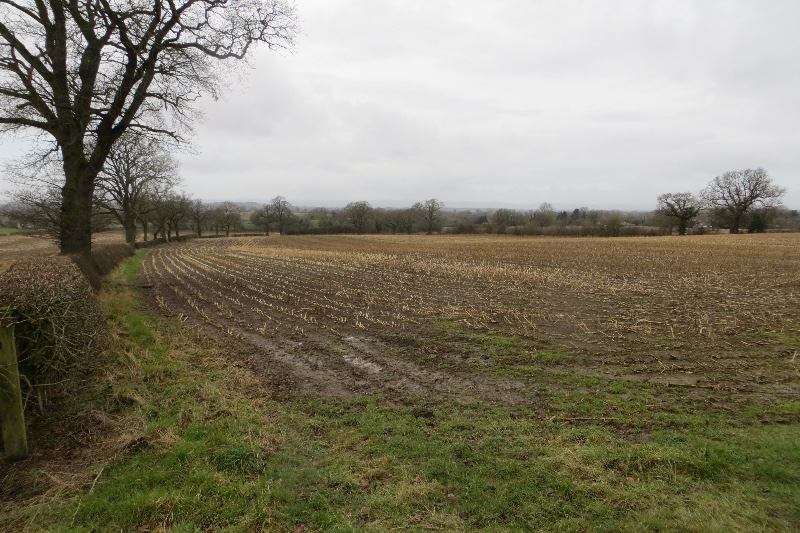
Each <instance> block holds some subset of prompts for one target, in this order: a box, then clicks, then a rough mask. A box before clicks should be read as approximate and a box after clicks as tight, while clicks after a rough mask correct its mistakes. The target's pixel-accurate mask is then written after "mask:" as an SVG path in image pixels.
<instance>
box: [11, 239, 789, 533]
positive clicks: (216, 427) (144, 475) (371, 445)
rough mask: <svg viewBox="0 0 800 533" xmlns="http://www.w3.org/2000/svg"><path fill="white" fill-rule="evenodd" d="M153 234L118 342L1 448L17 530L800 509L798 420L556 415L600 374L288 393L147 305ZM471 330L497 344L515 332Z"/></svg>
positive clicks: (406, 525)
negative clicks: (475, 395)
mask: <svg viewBox="0 0 800 533" xmlns="http://www.w3.org/2000/svg"><path fill="white" fill-rule="evenodd" d="M145 253H146V252H144V251H142V252H139V253H138V254H137V256H135V257H134V258H132V259H130V260H128V261H126V262H125V263H124V264H123V265H122V266H121V267H120V268H119V269H117V271H116V272H115V273H114V274H113V275H112V277H111V279H110V281H109V283H107V286H106V288H105V289H104V292H103V294H102V300H103V303H104V306H105V309H106V311H107V314H108V319H109V323H110V326H111V328H112V331H113V336H114V339H113V341H114V347H113V349H111V350H109V351H108V352H107V353H106V354H103V355H102V356H101V358H100V359H98V361H96V362H95V364H94V365H92V368H91V369H89V371H88V372H87V373H86V375H85V376H82V378H81V380H80V383H79V384H77V385H76V387H74V389H72V390H70V391H69V394H70V401H66V398H63V397H62V398H60V399H57V400H58V401H56V402H55V406H54V408H53V411H52V412H51V413H49V414H48V415H47V416H46V417H45V416H42V417H39V418H37V419H35V420H34V421H33V423H32V429H31V432H32V436H33V437H34V439H32V448H33V449H34V450H35V451H34V456H33V457H32V458H31V459H30V460H28V461H25V462H22V463H17V464H15V465H3V466H2V470H1V471H0V478H1V479H2V485H0V495H2V507H0V511H2V512H0V529H2V530H3V531H13V530H26V531H159V530H162V531H163V530H170V531H203V530H211V529H213V530H214V531H262V530H263V531H304V532H305V531H343V532H344V531H391V530H403V531H436V530H439V531H498V532H499V531H581V530H583V531H626V530H627V531H726V532H731V531H733V532H736V531H748V532H751V531H795V530H797V529H799V528H800V508H798V506H797V502H798V501H800V425H798V424H797V423H795V422H790V423H783V424H764V423H759V422H758V421H757V419H755V418H753V420H752V422H750V423H742V420H741V419H737V420H736V423H732V421H731V420H729V419H727V418H725V417H724V416H719V415H715V416H710V415H706V414H704V413H703V412H702V411H693V412H677V413H672V412H670V413H666V412H649V411H648V410H647V404H646V402H645V400H644V399H642V398H644V396H643V395H645V394H646V390H645V391H640V390H638V389H636V388H634V387H633V385H631V387H630V388H629V389H627V390H624V391H618V392H619V395H620V402H621V403H624V402H628V403H631V404H633V405H636V406H637V407H636V409H631V410H629V411H626V415H625V416H626V417H627V418H631V420H628V422H630V423H631V424H630V425H632V426H635V428H636V431H635V432H630V431H623V430H621V429H620V427H618V426H616V425H614V424H613V423H609V421H604V420H602V418H603V416H602V414H603V413H602V412H599V411H598V412H597V413H595V411H594V407H592V409H589V410H588V411H587V413H588V414H587V416H586V417H563V416H557V415H558V413H559V412H560V411H559V409H560V407H559V403H564V405H567V404H574V403H576V402H577V403H582V404H586V405H590V406H594V405H595V404H596V403H597V402H594V400H591V401H590V400H587V399H586V398H584V397H585V396H591V391H590V390H583V391H577V390H576V391H574V392H572V393H570V394H571V395H570V394H568V393H561V392H560V393H559V395H558V396H553V397H552V398H551V403H552V411H548V412H540V411H536V410H533V409H531V408H526V407H524V406H519V407H516V408H504V407H497V406H488V405H482V404H471V405H462V404H455V403H447V402H446V401H442V400H437V401H433V400H432V399H431V398H425V397H403V398H395V399H394V401H392V402H389V401H387V400H385V399H380V398H355V399H352V400H330V399H326V398H320V397H313V396H305V397H300V396H292V395H290V396H289V397H281V398H277V397H273V396H272V394H271V391H269V390H268V389H267V388H265V387H266V386H265V385H264V383H263V382H262V381H261V380H259V378H258V377H257V376H254V375H253V374H251V373H250V372H249V371H247V370H246V369H245V368H244V367H243V365H242V364H240V363H239V362H237V360H236V359H235V358H232V357H231V356H230V355H229V353H228V351H227V350H226V349H225V348H223V347H221V346H222V345H220V344H218V343H216V342H214V339H210V338H208V337H207V336H206V334H205V333H203V332H202V331H199V330H196V329H193V328H189V327H186V326H185V324H184V323H182V322H180V321H179V320H177V319H163V318H159V317H153V316H151V315H148V314H147V313H145V312H143V311H142V308H141V307H140V305H139V303H138V300H137V295H136V293H135V291H134V289H133V287H135V286H136V283H135V279H136V276H137V272H138V269H139V265H140V264H141V259H142V257H143V255H144V254H145ZM453 334H454V335H455V334H457V333H456V332H454V333H453ZM463 341H464V342H478V343H481V344H482V345H484V346H488V347H493V349H495V350H496V353H497V356H498V357H506V356H507V355H508V354H507V352H509V351H510V350H512V349H516V347H517V345H516V343H517V341H516V340H515V339H505V338H495V337H486V338H464V339H463ZM555 355H558V354H555ZM555 355H553V354H549V355H548V356H553V357H555ZM605 397H606V398H610V397H611V396H610V395H609V396H605ZM592 402H594V403H592ZM601 403H602V402H601ZM773 407H775V406H773ZM775 408H776V409H777V408H778V407H775ZM597 409H600V407H597ZM780 409H781V410H782V412H785V413H786V417H787V419H789V420H797V418H798V414H800V404H798V403H792V402H787V403H785V404H782V405H781V406H780ZM574 410H575V409H574V407H573V411H574ZM584 418H585V419H584Z"/></svg>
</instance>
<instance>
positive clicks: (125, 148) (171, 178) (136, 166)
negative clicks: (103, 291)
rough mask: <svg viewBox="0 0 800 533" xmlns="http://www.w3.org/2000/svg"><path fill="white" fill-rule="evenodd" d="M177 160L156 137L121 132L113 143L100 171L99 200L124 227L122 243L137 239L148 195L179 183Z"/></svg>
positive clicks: (131, 242)
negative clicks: (120, 135) (140, 219)
mask: <svg viewBox="0 0 800 533" xmlns="http://www.w3.org/2000/svg"><path fill="white" fill-rule="evenodd" d="M177 170H178V163H177V161H175V159H174V158H173V157H172V155H171V154H170V153H168V152H167V151H166V150H164V148H163V145H162V144H161V143H160V142H159V141H158V140H156V139H152V138H148V137H143V136H139V135H132V134H130V133H128V134H126V135H123V136H122V137H120V138H119V140H118V141H117V142H116V143H115V144H114V147H113V148H112V150H111V152H110V153H109V155H108V159H107V160H106V164H105V165H104V167H103V170H102V171H101V172H100V174H99V176H98V181H97V189H96V191H95V195H96V197H97V199H98V203H99V204H100V205H101V206H102V207H103V208H105V209H106V210H108V212H109V213H111V214H112V215H114V217H116V219H117V220H118V221H119V223H120V224H122V227H123V228H125V242H128V243H130V244H133V243H134V242H135V241H136V225H137V220H138V218H139V217H140V216H141V215H143V214H145V212H146V209H147V206H148V202H147V195H148V194H149V193H151V192H153V191H155V190H157V189H171V188H172V187H174V186H175V185H177V184H178V183H179V182H180V178H179V177H178V174H177Z"/></svg>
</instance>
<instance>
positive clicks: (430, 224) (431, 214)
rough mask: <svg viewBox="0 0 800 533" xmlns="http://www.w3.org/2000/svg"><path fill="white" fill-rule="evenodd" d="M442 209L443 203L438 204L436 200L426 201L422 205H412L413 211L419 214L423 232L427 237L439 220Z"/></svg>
mask: <svg viewBox="0 0 800 533" xmlns="http://www.w3.org/2000/svg"><path fill="white" fill-rule="evenodd" d="M442 208H444V202H440V201H439V200H437V199H436V198H431V199H430V200H426V201H425V202H424V203H416V204H414V209H417V210H418V211H419V212H420V216H421V218H422V223H423V225H424V226H425V232H426V233H427V234H428V235H430V234H432V233H433V230H434V228H435V227H436V224H437V223H438V222H439V220H440V219H441V213H442Z"/></svg>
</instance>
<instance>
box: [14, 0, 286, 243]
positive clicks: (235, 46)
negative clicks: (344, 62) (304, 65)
mask: <svg viewBox="0 0 800 533" xmlns="http://www.w3.org/2000/svg"><path fill="white" fill-rule="evenodd" d="M297 31H298V28H297V22H296V15H295V12H294V9H293V7H292V5H291V4H290V3H288V2H285V1H283V0H246V1H245V0H239V1H235V0H234V1H232V0H182V1H175V0H125V1H123V0H85V1H81V2H78V1H77V0H27V1H26V0H17V1H14V0H0V129H3V130H5V131H8V130H19V129H27V130H33V131H36V132H38V133H39V134H40V135H41V136H42V137H43V138H44V139H47V140H49V141H50V142H51V143H53V149H54V150H57V151H58V152H59V158H60V161H61V162H62V166H63V171H64V176H65V181H64V185H63V187H62V189H61V224H62V226H61V235H60V239H59V240H60V245H61V251H62V253H87V252H88V251H89V250H90V249H91V224H90V215H91V204H92V196H93V193H94V188H95V185H96V181H97V177H98V174H99V173H100V172H101V170H102V168H103V166H104V164H105V162H106V159H107V157H108V154H109V152H110V151H111V149H112V146H113V145H114V143H115V142H116V141H117V140H118V139H119V138H120V137H121V136H122V134H123V133H125V132H126V131H127V130H129V129H136V130H139V131H142V132H147V133H151V134H159V135H166V136H169V137H171V138H173V139H175V140H178V141H180V140H183V137H182V134H183V132H184V131H185V127H187V126H188V124H189V123H190V121H191V118H192V115H193V113H192V103H193V102H195V101H196V100H197V99H198V98H199V97H200V96H201V95H202V94H209V95H211V96H212V97H214V98H216V97H217V96H218V87H219V84H218V82H219V73H220V69H219V67H218V63H219V60H227V59H232V60H236V59H243V58H244V57H246V56H247V54H248V53H249V52H250V50H251V49H252V48H253V46H254V45H256V44H258V43H265V44H266V45H267V46H269V47H270V48H275V47H277V48H282V47H289V46H291V45H292V44H293V41H294V36H295V35H296V33H297Z"/></svg>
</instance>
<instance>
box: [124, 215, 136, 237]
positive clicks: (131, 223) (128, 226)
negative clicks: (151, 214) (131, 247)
mask: <svg viewBox="0 0 800 533" xmlns="http://www.w3.org/2000/svg"><path fill="white" fill-rule="evenodd" d="M125 242H127V243H128V244H134V243H135V242H136V219H135V218H133V217H129V218H128V220H126V221H125Z"/></svg>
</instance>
